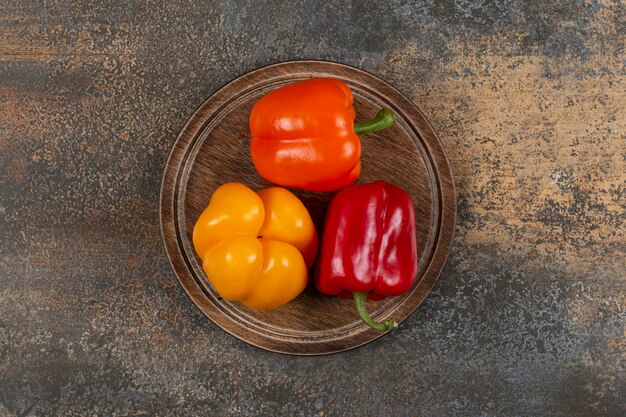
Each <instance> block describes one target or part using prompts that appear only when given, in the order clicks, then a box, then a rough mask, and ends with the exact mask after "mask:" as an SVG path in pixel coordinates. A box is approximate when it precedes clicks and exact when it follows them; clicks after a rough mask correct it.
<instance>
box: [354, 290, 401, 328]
mask: <svg viewBox="0 0 626 417" xmlns="http://www.w3.org/2000/svg"><path fill="white" fill-rule="evenodd" d="M352 295H353V296H354V305H355V306H356V311H357V312H358V313H359V316H360V317H361V320H363V321H364V322H365V324H367V325H368V326H370V327H371V328H373V329H376V330H378V331H381V332H386V331H387V330H391V329H393V328H395V327H398V323H396V321H395V320H394V319H387V320H385V321H382V322H378V321H374V319H372V318H371V317H370V315H369V314H368V313H367V309H366V308H365V301H366V300H367V293H366V292H353V293H352Z"/></svg>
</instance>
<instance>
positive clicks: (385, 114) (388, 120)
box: [354, 107, 396, 134]
mask: <svg viewBox="0 0 626 417" xmlns="http://www.w3.org/2000/svg"><path fill="white" fill-rule="evenodd" d="M395 119H396V115H395V114H393V112H392V111H391V110H389V109H387V108H384V107H383V108H382V109H380V111H379V112H378V114H377V115H376V117H374V118H373V119H372V120H368V121H365V122H360V123H355V124H354V133H356V134H362V133H373V132H379V131H381V130H384V129H387V128H388V127H391V125H393V121H394V120H395Z"/></svg>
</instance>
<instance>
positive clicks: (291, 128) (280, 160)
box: [250, 78, 394, 191]
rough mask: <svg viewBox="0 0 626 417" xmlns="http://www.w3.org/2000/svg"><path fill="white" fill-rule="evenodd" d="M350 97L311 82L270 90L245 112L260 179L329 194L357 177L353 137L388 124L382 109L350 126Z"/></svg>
mask: <svg viewBox="0 0 626 417" xmlns="http://www.w3.org/2000/svg"><path fill="white" fill-rule="evenodd" d="M353 100H354V97H353V96H352V91H351V90H350V88H349V87H348V86H347V85H346V84H345V83H343V82H342V81H339V80H335V79H332V78H313V79H309V80H305V81H298V82H295V83H292V84H288V85H286V86H284V87H281V88H278V89H276V90H274V91H271V92H270V93H268V94H267V95H265V96H264V97H262V98H261V99H260V100H259V101H258V102H257V103H256V104H255V105H254V107H253V108H252V112H251V113H250V132H251V134H252V140H251V142H250V152H251V155H252V161H253V162H254V166H255V167H256V169H257V171H258V172H259V174H260V175H261V176H262V177H263V178H265V179H266V180H268V181H269V182H272V183H274V184H278V185H281V186H285V187H293V188H300V189H303V190H310V191H333V190H338V189H340V188H343V187H345V186H347V185H349V184H352V183H353V182H354V181H355V180H356V179H357V178H358V177H359V174H360V173H361V162H360V158H361V142H360V140H359V137H358V136H357V134H358V133H369V132H377V131H379V130H383V129H386V128H388V127H389V126H391V125H392V124H393V121H394V114H393V113H392V112H391V111H390V110H388V109H382V110H381V111H380V112H379V113H378V115H377V116H376V117H375V118H374V119H372V120H370V121H367V122H363V123H357V124H354V119H355V111H354V107H353V106H352V103H353Z"/></svg>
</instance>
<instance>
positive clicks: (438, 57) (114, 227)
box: [0, 0, 626, 417]
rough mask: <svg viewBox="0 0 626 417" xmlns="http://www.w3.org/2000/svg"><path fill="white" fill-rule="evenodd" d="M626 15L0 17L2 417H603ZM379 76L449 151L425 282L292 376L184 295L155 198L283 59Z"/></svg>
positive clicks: (618, 343) (257, 6)
mask: <svg viewBox="0 0 626 417" xmlns="http://www.w3.org/2000/svg"><path fill="white" fill-rule="evenodd" d="M625 16H626V5H625V3H624V2H622V1H611V0H604V1H600V0H597V1H582V0H580V1H578V0H577V1H574V0H566V1H561V2H543V1H537V0H531V1H513V0H495V1H494V0H483V1H469V0H455V1H451V0H446V1H434V0H427V1H419V2H414V1H399V0H390V1H387V2H368V1H352V2H349V1H339V0H330V1H326V2H310V1H304V2H290V3H287V2H284V3H283V2H271V1H251V0H248V1H231V0H223V1H192V0H190V1H181V0H171V1H151V2H144V1H136V2H126V1H118V0H114V1H97V2H96V1H94V2H88V1H72V2H66V1H57V0H45V1H44V0H35V1H25V0H4V1H2V2H0V198H1V200H0V237H1V239H0V242H1V243H0V245H1V246H0V416H46V415H51V416H52V415H54V416H57V415H58V416H91V415H94V416H95V415H98V416H100V415H106V416H157V415H158V416H160V415H163V416H197V415H210V416H239V415H241V416H248V415H250V416H265V415H267V416H278V415H285V416H357V415H358V416H563V417H565V416H607V417H610V416H616V417H617V416H622V415H624V414H625V413H626V409H625V407H624V403H625V400H624V393H625V391H626V387H625V383H624V381H625V379H626V376H625V372H624V365H625V363H626V356H625V353H624V352H625V351H626V341H625V336H624V326H625V323H626V315H625V312H624V306H625V304H624V288H625V286H626V285H625V284H626V267H625V264H626V263H625V262H624V259H626V225H625V220H626V194H625V193H626V162H625V161H626V126H625V125H626V118H625V117H624V109H625V108H626V94H625V91H626V77H625V75H626V69H625V64H624V63H625V62H626V53H625V50H624V45H625V44H626V18H625ZM304 58H309V59H326V60H333V61H338V62H342V63H346V64H350V65H353V66H356V67H359V68H362V69H365V70H367V71H370V72H372V73H373V74H376V75H378V76H380V77H382V78H384V79H385V80H387V81H388V82H390V83H391V84H392V85H394V86H396V87H397V88H398V89H400V90H401V91H403V92H404V93H405V94H406V95H407V96H408V97H410V98H411V99H412V100H413V101H414V102H415V103H416V104H417V105H418V107H420V108H421V109H422V111H423V112H424V113H425V114H426V116H427V117H428V118H429V120H430V121H431V123H432V124H433V126H434V127H435V129H436V131H437V132H438V133H439V135H440V138H441V140H442V142H443V144H444V146H445V147H446V150H447V152H448V155H449V158H450V162H451V165H452V169H453V172H454V175H455V180H456V183H457V192H458V213H459V215H458V224H457V229H456V237H455V240H454V243H453V248H452V251H451V254H450V257H449V260H448V263H447V266H446V268H445V269H444V271H443V273H442V275H441V277H440V280H439V282H438V284H437V286H436V287H435V289H434V290H433V292H432V293H431V295H430V296H429V297H428V298H427V300H426V301H425V302H424V303H423V304H422V306H421V307H420V308H419V309H418V310H417V311H416V312H415V313H414V314H413V315H412V316H411V317H410V318H409V319H408V320H407V321H406V322H405V323H403V325H402V326H401V327H400V328H398V329H397V330H395V331H393V332H392V333H390V334H388V335H386V336H385V337H383V338H381V339H378V340H377V341H375V342H373V343H371V344H369V345H366V346H364V347H362V348H359V349H356V350H353V351H350V352H346V353H342V354H337V355H331V356H326V357H307V358H302V357H293V356H284V355H278V354H273V353H269V352H265V351H262V350H260V349H257V348H254V347H251V346H248V345H246V344H244V343H242V342H240V341H238V340H237V339H235V338H233V337H231V336H229V335H228V334H226V333H225V332H224V331H222V330H221V329H219V328H218V327H216V326H215V325H213V324H212V323H211V322H210V321H209V320H208V319H206V318H205V317H204V316H203V315H202V314H201V313H200V312H199V310H198V309H196V307H195V306H194V305H193V304H192V303H191V302H190V301H189V299H188V298H187V296H186V295H185V293H184V292H183V290H182V289H181V287H180V286H179V285H178V282H177V280H176V277H175V276H174V274H173V272H172V270H171V268H170V265H169V263H168V261H167V258H166V256H165V253H164V249H163V246H162V243H161V235H160V231H159V223H158V196H159V188H160V181H161V175H162V171H163V167H164V164H165V161H166V158H167V156H168V152H169V149H170V148H171V146H172V144H173V143H174V141H175V139H176V136H177V133H178V132H179V131H180V129H181V127H182V125H183V123H184V122H185V120H186V119H187V118H188V117H189V116H190V115H191V114H192V113H193V111H194V109H195V108H196V107H197V106H198V105H200V103H201V102H202V101H203V100H204V99H205V98H206V97H207V96H209V95H210V94H211V93H212V92H213V91H215V90H216V89H217V88H219V87H220V86H221V85H223V84H224V83H226V82H228V81H229V80H231V79H233V78H234V77H236V76H238V75H241V74H243V73H245V72H247V71H249V70H252V69H255V68H257V67H259V66H263V65H266V64H270V63H274V62H279V61H284V60H290V59H304Z"/></svg>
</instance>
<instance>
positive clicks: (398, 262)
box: [315, 181, 417, 331]
mask: <svg viewBox="0 0 626 417" xmlns="http://www.w3.org/2000/svg"><path fill="white" fill-rule="evenodd" d="M321 248H322V249H321V252H320V256H319V260H318V265H317V270H316V276H315V284H316V286H317V288H318V290H319V291H320V292H321V293H323V294H330V295H346V294H348V295H349V294H350V293H352V294H353V296H354V300H355V304H356V307H357V311H358V312H359V315H360V316H361V318H362V319H363V320H364V321H365V322H366V323H367V324H369V325H370V326H372V327H374V328H375V329H377V330H381V331H385V330H389V329H391V328H393V327H395V326H396V324H395V321H394V320H393V319H389V320H386V321H385V322H382V323H377V322H374V321H373V320H372V319H371V318H370V317H369V316H368V315H367V312H366V311H365V300H366V298H367V297H368V295H369V296H370V298H374V299H375V298H378V299H380V298H384V297H393V296H397V295H400V294H403V293H405V292H407V291H408V290H409V289H410V288H411V287H412V286H413V284H414V282H415V278H416V274H417V243H416V236H415V209H414V207H413V202H412V201H411V197H410V196H409V195H408V193H407V192H406V191H404V190H403V189H402V188H400V187H397V186H395V185H392V184H389V183H388V182H385V181H376V182H373V183H369V184H357V185H352V186H349V187H346V188H344V189H343V190H341V191H339V192H338V193H337V194H335V196H334V197H333V198H332V200H331V202H330V205H329V207H328V211H327V214H326V220H325V225H324V233H323V236H322V245H321ZM377 296H378V297H377Z"/></svg>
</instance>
